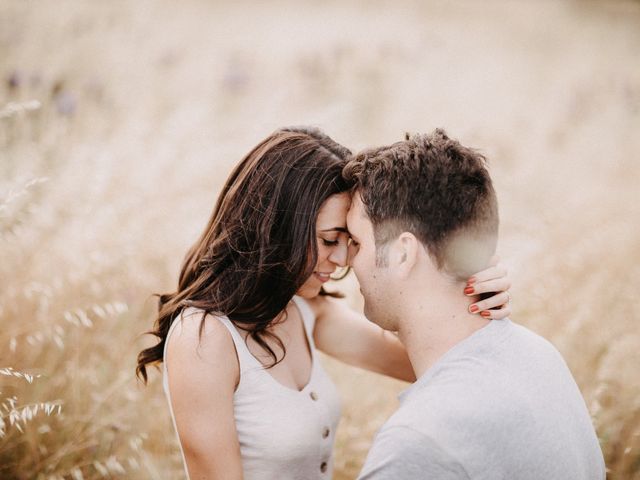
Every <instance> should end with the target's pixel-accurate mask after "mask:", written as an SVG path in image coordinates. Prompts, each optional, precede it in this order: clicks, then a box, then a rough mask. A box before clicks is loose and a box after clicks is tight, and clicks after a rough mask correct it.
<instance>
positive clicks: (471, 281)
mask: <svg viewBox="0 0 640 480" xmlns="http://www.w3.org/2000/svg"><path fill="white" fill-rule="evenodd" d="M473 283H476V277H469V280H467V285H471V284H473Z"/></svg>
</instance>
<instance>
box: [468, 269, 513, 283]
mask: <svg viewBox="0 0 640 480" xmlns="http://www.w3.org/2000/svg"><path fill="white" fill-rule="evenodd" d="M506 275H507V269H506V268H504V266H503V265H501V264H497V265H494V266H491V267H489V268H487V269H485V270H482V271H481V272H478V273H476V274H475V275H473V276H471V277H469V279H468V280H467V283H468V284H469V285H476V284H477V283H482V282H486V281H487V280H494V279H496V278H501V277H505V276H506Z"/></svg>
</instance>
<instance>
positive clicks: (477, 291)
mask: <svg viewBox="0 0 640 480" xmlns="http://www.w3.org/2000/svg"><path fill="white" fill-rule="evenodd" d="M509 288H511V280H510V279H509V274H508V272H507V270H506V268H504V266H502V265H501V264H499V263H497V258H495V261H494V264H493V265H492V266H491V267H489V268H487V269H486V270H482V271H481V272H478V273H476V274H475V275H473V276H472V277H470V278H469V279H468V280H467V286H466V287H465V289H464V294H465V295H467V296H468V297H477V299H476V301H475V302H474V303H472V304H471V305H470V306H469V312H471V313H477V314H478V315H481V316H483V317H484V318H488V319H492V320H502V319H504V318H506V317H508V316H509V315H511V307H510V302H511V294H510V293H509ZM491 293H493V295H491Z"/></svg>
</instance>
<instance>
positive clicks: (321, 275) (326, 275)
mask: <svg viewBox="0 0 640 480" xmlns="http://www.w3.org/2000/svg"><path fill="white" fill-rule="evenodd" d="M313 274H314V275H315V277H316V278H317V279H318V280H320V281H321V282H322V283H325V282H328V281H329V280H331V277H330V275H331V274H330V273H322V272H313Z"/></svg>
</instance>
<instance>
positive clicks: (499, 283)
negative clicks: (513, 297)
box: [464, 276, 511, 296]
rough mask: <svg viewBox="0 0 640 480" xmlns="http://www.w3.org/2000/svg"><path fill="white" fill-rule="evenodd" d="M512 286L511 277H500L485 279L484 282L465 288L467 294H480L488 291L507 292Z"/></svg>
mask: <svg viewBox="0 0 640 480" xmlns="http://www.w3.org/2000/svg"><path fill="white" fill-rule="evenodd" d="M510 288H511V280H510V279H509V277H505V276H503V277H500V278H498V279H495V280H485V281H483V282H478V283H474V284H473V285H468V286H466V287H465V289H464V293H465V295H467V296H472V295H479V294H481V293H488V292H506V291H507V290H509V289H510Z"/></svg>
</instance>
